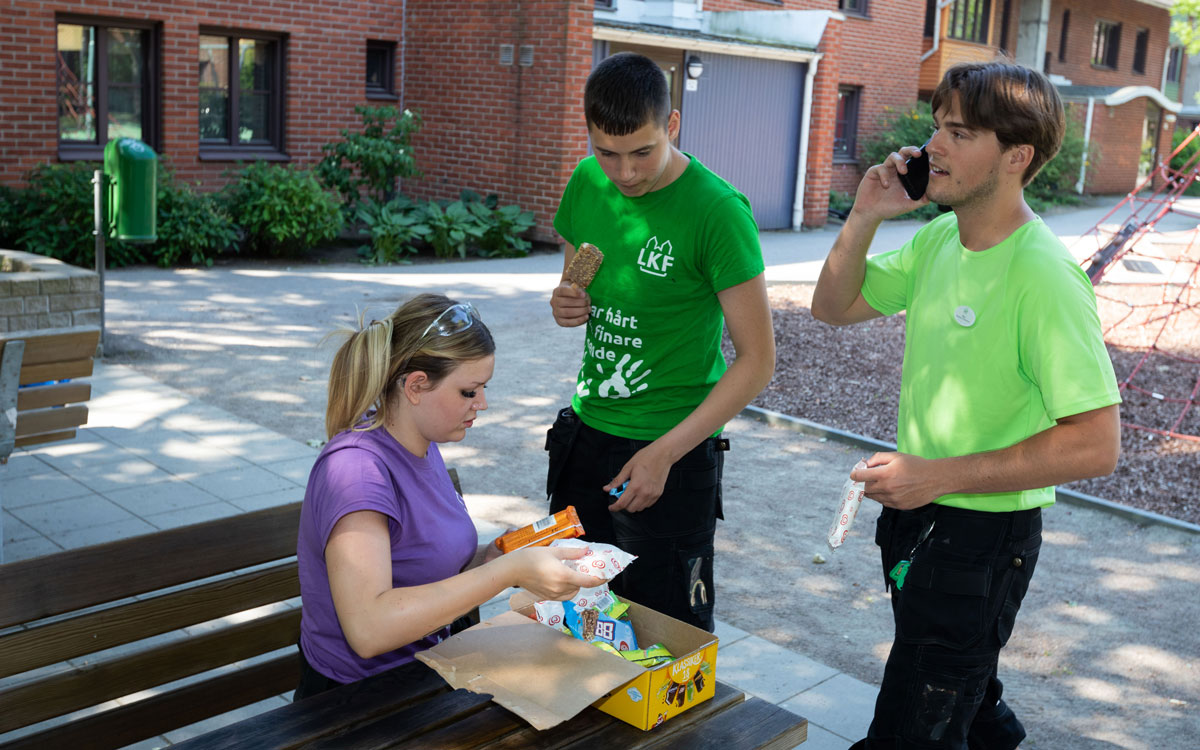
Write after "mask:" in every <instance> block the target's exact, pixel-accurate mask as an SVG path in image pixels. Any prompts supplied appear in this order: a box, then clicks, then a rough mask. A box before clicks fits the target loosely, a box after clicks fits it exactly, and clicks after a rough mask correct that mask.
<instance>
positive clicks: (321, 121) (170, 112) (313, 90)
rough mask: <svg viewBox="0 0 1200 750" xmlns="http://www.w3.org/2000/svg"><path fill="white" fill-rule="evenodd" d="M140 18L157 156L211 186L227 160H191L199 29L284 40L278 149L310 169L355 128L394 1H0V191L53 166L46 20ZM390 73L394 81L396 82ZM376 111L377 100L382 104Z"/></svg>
mask: <svg viewBox="0 0 1200 750" xmlns="http://www.w3.org/2000/svg"><path fill="white" fill-rule="evenodd" d="M58 13H73V14H84V15H88V16H100V17H103V18H105V19H109V20H112V21H119V20H121V19H131V20H150V21H156V22H159V23H161V29H162V36H161V38H162V60H161V67H162V88H161V90H162V97H161V100H162V103H163V105H162V122H161V126H162V139H161V141H162V142H161V144H160V148H159V150H160V151H161V152H162V153H163V154H164V155H166V156H167V157H169V158H170V160H171V162H172V163H173V164H174V165H175V167H176V170H177V173H178V174H179V176H180V177H183V178H185V179H188V180H203V181H205V184H206V186H207V187H216V186H218V185H219V184H221V183H222V182H223V181H224V180H223V178H222V176H221V175H222V173H223V172H224V171H225V170H226V169H227V168H229V167H232V166H234V163H233V162H232V161H230V162H211V161H203V162H202V161H200V158H199V143H198V134H197V129H198V125H197V120H198V114H197V113H198V109H199V96H198V93H197V86H196V64H197V62H196V61H197V57H198V48H199V30H200V27H201V26H206V27H207V26H214V27H221V28H226V29H232V30H243V31H267V32H272V33H282V34H286V35H287V41H286V44H287V52H286V59H287V84H286V89H287V100H286V101H287V114H286V118H285V135H284V147H285V150H286V151H287V153H288V155H289V156H290V157H291V159H292V161H293V162H297V163H300V164H306V165H307V164H311V163H313V162H315V161H316V160H317V159H319V158H320V156H321V154H320V146H321V144H323V143H326V142H328V141H330V140H333V139H334V138H336V137H337V133H338V130H339V129H340V128H343V127H348V126H350V127H352V126H354V125H356V124H357V123H358V118H357V116H356V115H355V114H354V111H353V110H354V105H356V104H368V103H370V104H379V103H381V102H371V101H369V100H368V99H367V98H366V94H365V88H366V87H365V68H366V40H368V39H380V40H390V41H395V42H399V41H400V38H401V18H400V2H398V1H397V0H391V1H388V2H369V1H367V0H339V1H338V2H336V3H332V2H327V3H304V2H295V1H294V0H261V2H256V3H252V4H247V3H244V2H232V1H231V0H205V1H203V2H202V1H201V0H171V2H160V3H149V2H137V1H132V0H108V1H107V2H104V3H96V2H84V1H82V0H79V1H65V0H62V1H58V2H38V3H30V2H20V1H19V0H0V107H3V109H4V112H5V115H4V117H3V118H0V183H4V184H16V183H19V182H20V181H21V179H22V178H23V176H24V174H25V173H26V172H27V171H28V170H29V169H30V168H32V167H33V166H34V165H35V164H38V163H41V162H52V161H57V159H58V150H57V130H56V123H57V110H56V100H55V84H54V81H55V50H56V28H55V16H56V14H58ZM398 76H399V74H398V73H397V78H398ZM384 103H386V102H384Z"/></svg>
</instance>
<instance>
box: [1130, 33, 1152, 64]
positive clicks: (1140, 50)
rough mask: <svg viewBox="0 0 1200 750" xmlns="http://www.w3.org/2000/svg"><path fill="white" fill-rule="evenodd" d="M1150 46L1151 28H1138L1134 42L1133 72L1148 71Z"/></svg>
mask: <svg viewBox="0 0 1200 750" xmlns="http://www.w3.org/2000/svg"><path fill="white" fill-rule="evenodd" d="M1149 46H1150V29H1138V30H1137V37H1136V38H1135V41H1134V44H1133V72H1134V73H1142V74H1145V72H1146V48H1147V47H1149Z"/></svg>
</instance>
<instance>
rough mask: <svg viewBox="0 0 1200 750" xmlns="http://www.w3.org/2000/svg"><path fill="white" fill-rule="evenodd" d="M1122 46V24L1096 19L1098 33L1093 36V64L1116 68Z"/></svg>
mask: <svg viewBox="0 0 1200 750" xmlns="http://www.w3.org/2000/svg"><path fill="white" fill-rule="evenodd" d="M1120 46H1121V24H1119V23H1113V22H1111V21H1096V34H1095V36H1093V37H1092V65H1099V66H1101V67H1104V68H1116V67H1117V52H1118V51H1119V49H1120Z"/></svg>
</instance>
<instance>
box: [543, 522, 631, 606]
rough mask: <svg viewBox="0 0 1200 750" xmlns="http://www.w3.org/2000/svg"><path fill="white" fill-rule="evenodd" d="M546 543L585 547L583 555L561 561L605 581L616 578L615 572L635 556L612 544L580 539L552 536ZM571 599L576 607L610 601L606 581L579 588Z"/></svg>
mask: <svg viewBox="0 0 1200 750" xmlns="http://www.w3.org/2000/svg"><path fill="white" fill-rule="evenodd" d="M550 546H551V547H584V548H585V549H586V550H587V551H586V552H584V553H583V557H581V558H579V559H578V560H563V565H566V566H567V567H568V568H571V569H573V570H578V571H579V572H580V573H583V574H584V575H589V576H595V577H596V578H602V579H604V580H605V581H611V580H612V579H613V578H616V576H617V574H618V573H620V572H621V571H622V570H625V568H627V567H629V563H631V562H633V561H634V560H636V559H637V555H631V554H629V553H628V552H626V551H625V550H623V549H621V548H620V547H617V546H615V545H612V544H590V543H588V542H585V541H582V540H580V539H556V540H554V541H553V542H551V543H550ZM571 601H572V602H574V604H575V608H576V609H577V610H579V609H587V608H589V607H593V606H595V607H598V608H599V609H605V608H606V606H607V604H611V603H612V600H611V599H610V598H609V592H608V584H607V583H605V584H603V585H600V586H595V587H592V588H590V589H580V590H579V593H578V594H576V595H575V597H574V598H573V599H571ZM606 603H607V604H606Z"/></svg>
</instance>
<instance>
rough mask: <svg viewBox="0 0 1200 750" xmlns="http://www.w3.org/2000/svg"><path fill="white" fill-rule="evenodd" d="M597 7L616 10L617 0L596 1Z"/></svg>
mask: <svg viewBox="0 0 1200 750" xmlns="http://www.w3.org/2000/svg"><path fill="white" fill-rule="evenodd" d="M596 7H597V8H602V9H604V10H616V8H617V0H596Z"/></svg>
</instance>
